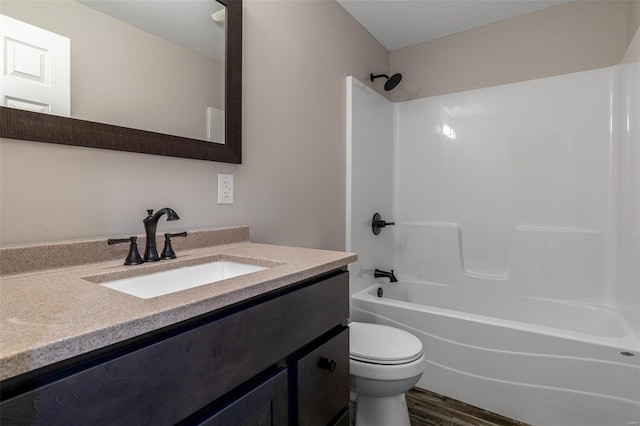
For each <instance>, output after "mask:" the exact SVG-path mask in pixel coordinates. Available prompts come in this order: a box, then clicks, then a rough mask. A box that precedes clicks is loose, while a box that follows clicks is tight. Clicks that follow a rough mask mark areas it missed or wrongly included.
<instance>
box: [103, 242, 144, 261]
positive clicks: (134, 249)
mask: <svg viewBox="0 0 640 426" xmlns="http://www.w3.org/2000/svg"><path fill="white" fill-rule="evenodd" d="M120 243H131V245H130V246H129V254H127V258H126V259H125V260H124V264H125V265H140V264H141V263H144V260H142V257H141V256H140V253H139V252H138V237H136V236H132V237H129V238H109V239H108V240H107V244H109V245H112V244H120Z"/></svg>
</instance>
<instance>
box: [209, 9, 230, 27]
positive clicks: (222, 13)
mask: <svg viewBox="0 0 640 426" xmlns="http://www.w3.org/2000/svg"><path fill="white" fill-rule="evenodd" d="M226 16H227V14H226V9H220V10H219V11H217V12H213V13H212V14H211V19H213V22H215V23H216V24H218V25H220V26H221V27H224V21H225V19H226Z"/></svg>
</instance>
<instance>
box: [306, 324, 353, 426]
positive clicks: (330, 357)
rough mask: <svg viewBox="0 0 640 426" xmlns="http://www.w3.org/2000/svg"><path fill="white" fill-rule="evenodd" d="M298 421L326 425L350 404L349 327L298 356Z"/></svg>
mask: <svg viewBox="0 0 640 426" xmlns="http://www.w3.org/2000/svg"><path fill="white" fill-rule="evenodd" d="M297 367H298V383H297V386H298V423H299V424H300V425H301V426H304V425H322V426H325V425H327V424H329V423H331V422H332V420H333V419H335V418H336V417H337V416H338V415H339V414H340V413H341V412H342V411H344V410H345V409H346V407H347V406H348V404H349V329H348V328H345V329H344V330H343V331H342V332H340V334H338V335H336V336H335V337H333V338H332V339H331V340H329V341H328V342H326V343H324V344H323V345H321V346H319V347H318V348H316V349H315V350H313V351H312V352H311V353H309V354H307V355H305V356H304V357H302V358H300V360H298V363H297Z"/></svg>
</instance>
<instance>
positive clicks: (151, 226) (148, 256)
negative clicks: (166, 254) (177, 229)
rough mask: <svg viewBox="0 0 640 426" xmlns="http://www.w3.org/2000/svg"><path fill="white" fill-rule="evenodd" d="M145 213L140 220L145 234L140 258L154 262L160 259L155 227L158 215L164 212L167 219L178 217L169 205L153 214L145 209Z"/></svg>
mask: <svg viewBox="0 0 640 426" xmlns="http://www.w3.org/2000/svg"><path fill="white" fill-rule="evenodd" d="M147 213H148V214H149V215H148V216H147V217H146V218H144V219H143V220H142V223H144V232H145V233H146V234H147V244H146V248H145V250H144V256H142V258H143V259H144V261H145V262H155V261H158V260H160V256H158V250H157V248H156V229H157V228H158V220H159V219H160V216H162V215H163V214H166V215H167V220H179V219H180V217H179V216H178V215H177V213H176V212H174V211H173V210H172V209H170V208H169V207H165V208H164V209H160V210H158V211H157V212H156V213H155V214H153V210H147Z"/></svg>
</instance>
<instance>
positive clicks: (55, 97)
mask: <svg viewBox="0 0 640 426" xmlns="http://www.w3.org/2000/svg"><path fill="white" fill-rule="evenodd" d="M70 45H71V43H70V40H69V39H68V38H66V37H62V36H61V35H58V34H55V33H52V32H50V31H46V30H43V29H42V28H38V27H34V26H33V25H29V24H26V23H24V22H22V21H18V20H17V19H13V18H9V17H8V16H4V15H0V67H1V68H0V69H1V70H2V73H1V76H0V99H1V101H2V105H3V106H8V107H13V108H20V109H26V110H30V111H38V112H48V113H51V114H55V115H63V116H67V117H68V116H69V115H70V114H71V65H70V58H71V54H70Z"/></svg>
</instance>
